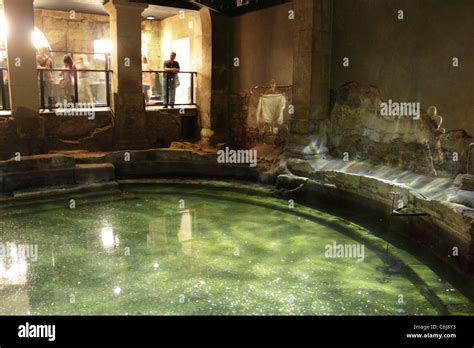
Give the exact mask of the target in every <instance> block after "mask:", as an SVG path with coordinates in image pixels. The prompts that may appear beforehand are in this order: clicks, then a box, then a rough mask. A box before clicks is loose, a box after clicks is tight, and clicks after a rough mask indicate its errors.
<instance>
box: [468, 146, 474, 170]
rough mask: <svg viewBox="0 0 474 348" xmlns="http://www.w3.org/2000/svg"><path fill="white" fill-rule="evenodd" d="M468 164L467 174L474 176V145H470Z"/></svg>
mask: <svg viewBox="0 0 474 348" xmlns="http://www.w3.org/2000/svg"><path fill="white" fill-rule="evenodd" d="M468 156H469V157H468V162H467V172H468V173H469V174H474V143H471V144H469V155H468Z"/></svg>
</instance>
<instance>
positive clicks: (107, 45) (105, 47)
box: [94, 39, 112, 61]
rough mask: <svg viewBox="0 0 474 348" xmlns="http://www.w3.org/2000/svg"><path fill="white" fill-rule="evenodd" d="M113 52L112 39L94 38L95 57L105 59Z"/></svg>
mask: <svg viewBox="0 0 474 348" xmlns="http://www.w3.org/2000/svg"><path fill="white" fill-rule="evenodd" d="M111 52H112V41H111V40H109V39H101V40H94V58H95V59H99V60H104V61H105V55H106V54H108V53H111Z"/></svg>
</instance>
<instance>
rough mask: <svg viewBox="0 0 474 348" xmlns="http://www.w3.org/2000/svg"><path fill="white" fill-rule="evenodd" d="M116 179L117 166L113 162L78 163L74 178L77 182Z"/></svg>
mask: <svg viewBox="0 0 474 348" xmlns="http://www.w3.org/2000/svg"><path fill="white" fill-rule="evenodd" d="M114 179H115V167H114V165H113V164H112V163H87V164H76V167H75V168H74V180H75V182H76V183H77V184H88V183H94V182H104V181H111V180H114Z"/></svg>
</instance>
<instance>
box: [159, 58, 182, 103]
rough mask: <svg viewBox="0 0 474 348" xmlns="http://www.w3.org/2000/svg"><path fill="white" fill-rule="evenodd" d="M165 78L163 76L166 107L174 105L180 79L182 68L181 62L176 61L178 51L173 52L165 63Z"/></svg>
mask: <svg viewBox="0 0 474 348" xmlns="http://www.w3.org/2000/svg"><path fill="white" fill-rule="evenodd" d="M163 68H164V71H165V73H164V78H163V104H164V105H165V108H167V107H168V105H171V107H172V108H173V107H174V101H175V95H176V87H177V86H176V84H177V82H178V81H179V80H178V73H179V70H180V67H179V63H178V62H177V61H176V53H175V52H171V55H170V59H169V60H166V61H165V62H164V63H163Z"/></svg>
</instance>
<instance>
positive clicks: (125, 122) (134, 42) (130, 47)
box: [104, 0, 148, 149]
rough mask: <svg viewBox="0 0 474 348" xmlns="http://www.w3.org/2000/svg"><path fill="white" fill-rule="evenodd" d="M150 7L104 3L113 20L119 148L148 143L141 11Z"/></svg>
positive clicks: (112, 0)
mask: <svg viewBox="0 0 474 348" xmlns="http://www.w3.org/2000/svg"><path fill="white" fill-rule="evenodd" d="M147 7H148V5H147V4H142V3H137V2H130V1H128V0H109V1H108V2H107V3H105V4H104V8H105V10H106V11H107V13H108V14H109V20H110V39H111V41H112V54H111V65H112V66H111V68H112V70H113V78H112V110H113V112H114V117H115V122H116V133H115V141H116V142H115V146H116V148H118V149H133V148H143V147H144V146H146V145H147V140H146V136H145V134H146V133H145V121H146V119H145V118H146V115H145V101H144V97H143V92H142V65H141V28H142V27H141V23H142V12H143V11H144V10H145V9H146V8H147Z"/></svg>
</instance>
